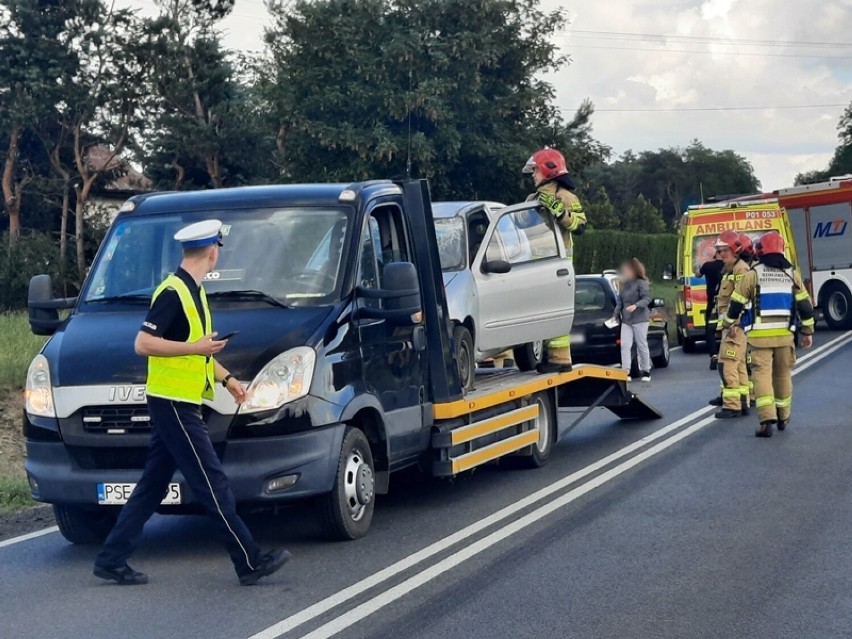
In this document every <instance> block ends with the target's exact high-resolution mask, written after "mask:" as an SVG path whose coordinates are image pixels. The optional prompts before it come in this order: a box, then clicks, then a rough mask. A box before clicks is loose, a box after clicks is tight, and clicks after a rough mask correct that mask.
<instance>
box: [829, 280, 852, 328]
mask: <svg viewBox="0 0 852 639" xmlns="http://www.w3.org/2000/svg"><path fill="white" fill-rule="evenodd" d="M822 314H823V316H825V323H826V324H828V327H829V328H830V329H833V330H835V331H845V330H847V329H850V328H852V294H850V293H849V289H848V288H846V287H845V286H844V285H843V284H841V283H840V282H829V283H827V284H826V285H825V288H823V292H822Z"/></svg>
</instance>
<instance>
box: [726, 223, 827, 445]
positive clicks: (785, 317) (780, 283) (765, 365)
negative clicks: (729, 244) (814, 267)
mask: <svg viewBox="0 0 852 639" xmlns="http://www.w3.org/2000/svg"><path fill="white" fill-rule="evenodd" d="M759 251H760V253H759V256H760V263H759V264H757V265H756V266H755V267H754V268H752V269H751V270H750V271H749V272H748V273H746V274H745V275H744V276H743V278H742V280H740V282H739V283H738V284H737V288H736V290H735V291H734V294H733V296H732V298H731V304H730V306H729V307H728V312H727V314H726V315H725V316H724V317H723V318H722V322H723V324H725V325H727V326H730V327H731V329H730V330H731V331H734V332H737V333H741V332H743V331H745V333H746V335H747V336H748V344H749V346H750V348H751V352H752V366H753V369H754V385H755V394H756V395H757V398H756V400H757V413H758V418H759V419H760V425H759V426H758V427H757V430H756V431H755V435H756V436H757V437H772V429H773V426H775V425H776V424H777V425H778V430H785V429H786V428H787V426H788V425H789V423H790V409H791V406H792V402H793V375H792V370H793V365H794V364H795V363H796V348H795V346H794V340H793V333H794V332H795V331H796V330H797V325H798V327H801V332H802V346H803V347H804V348H810V347H811V345H812V344H813V332H814V307H813V304H812V303H811V298H810V296H809V295H808V292H807V290H805V286H804V284H803V283H802V278H801V277H800V276H799V274H798V273H797V272H796V271H795V270H794V269H793V265H792V264H791V263H790V262H789V261H788V260H787V258H786V257H784V238H782V237H781V235H780V234H779V233H778V232H777V231H770V232H769V233H766V234H764V235H763V236H762V237H761V238H760V245H759ZM740 318H742V320H741V324H742V329H740V328H739V327H737V326H736V325H735V322H736V321H737V320H739V319H740Z"/></svg>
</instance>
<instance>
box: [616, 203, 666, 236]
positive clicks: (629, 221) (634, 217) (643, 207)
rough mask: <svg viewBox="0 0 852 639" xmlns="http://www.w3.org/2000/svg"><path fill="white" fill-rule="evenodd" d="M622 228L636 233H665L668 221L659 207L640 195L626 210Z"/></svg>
mask: <svg viewBox="0 0 852 639" xmlns="http://www.w3.org/2000/svg"><path fill="white" fill-rule="evenodd" d="M621 228H622V229H624V230H625V231H631V232H634V233H664V232H665V230H666V222H665V220H664V219H663V215H662V213H660V210H659V209H658V208H657V207H655V206H654V205H653V204H651V203H650V202H649V201H648V200H646V199H645V196H644V195H638V196H637V197H636V199H635V200H634V201H633V202H631V203H630V205H629V206H628V207H627V209H626V210H625V211H624V213H623V215H622V217H621Z"/></svg>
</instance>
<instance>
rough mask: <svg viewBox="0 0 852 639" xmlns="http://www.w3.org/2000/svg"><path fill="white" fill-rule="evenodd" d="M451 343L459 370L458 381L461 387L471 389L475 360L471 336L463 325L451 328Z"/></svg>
mask: <svg viewBox="0 0 852 639" xmlns="http://www.w3.org/2000/svg"><path fill="white" fill-rule="evenodd" d="M453 343H454V344H455V359H456V365H457V366H458V370H459V381H460V382H461V385H462V388H464V389H465V390H471V389H472V388H473V376H474V374H475V373H476V362H475V361H474V355H473V337H471V336H470V331H469V330H467V328H465V327H464V326H456V327H455V328H454V329H453Z"/></svg>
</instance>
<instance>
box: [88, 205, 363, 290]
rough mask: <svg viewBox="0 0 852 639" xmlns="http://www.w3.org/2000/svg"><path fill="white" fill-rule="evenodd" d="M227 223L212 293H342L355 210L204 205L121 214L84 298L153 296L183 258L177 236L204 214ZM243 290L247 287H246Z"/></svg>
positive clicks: (208, 284)
mask: <svg viewBox="0 0 852 639" xmlns="http://www.w3.org/2000/svg"><path fill="white" fill-rule="evenodd" d="M211 218H212V219H218V220H221V221H222V222H223V227H222V236H223V239H222V242H223V244H224V246H223V247H222V248H221V249H220V252H219V261H218V263H217V264H216V268H215V270H214V271H212V272H211V273H209V274H208V275H207V277H206V278H205V281H204V288H205V290H206V291H207V294H208V296H210V297H211V298H213V299H215V298H217V297H220V298H223V299H229V300H232V301H245V300H249V301H254V302H255V303H257V302H258V300H261V301H262V300H263V299H264V297H266V301H267V302H271V303H276V302H277V303H280V304H282V305H286V306H320V305H324V304H330V303H332V302H334V301H335V299H336V298H337V293H338V288H339V282H340V280H341V266H342V264H341V255H342V252H343V251H342V249H343V246H344V241H345V236H346V230H347V227H348V226H349V212H348V210H347V209H344V208H340V209H312V208H311V209H309V208H287V209H256V210H238V211H236V210H231V211H203V212H193V213H175V214H169V215H152V216H144V215H140V216H137V217H133V216H127V217H124V218H120V219H119V220H117V221H116V222H115V224H113V226H112V228H111V229H110V232H109V234H108V235H107V237H106V239H105V240H104V245H103V246H102V248H101V250H100V252H99V254H98V258H97V260H96V262H95V264H94V266H93V267H92V273H91V275H90V277H89V278H88V282H87V284H86V287H85V289H84V291H83V300H84V301H85V302H87V303H97V302H105V301H112V300H116V299H119V300H127V301H131V300H144V299H150V296H151V294H152V293H153V292H154V289H155V288H156V287H157V286H158V285H159V283H160V282H161V281H162V280H163V279H164V278H165V277H166V276H167V275H168V274H169V273H172V272H174V270H175V269H176V268H177V266H178V264H180V261H181V248H180V244H179V243H178V242H176V241H175V240H174V239H173V237H174V234H175V233H176V232H177V231H178V230H179V229H181V228H182V227H184V226H186V225H188V224H192V223H193V222H198V221H200V220H204V219H211ZM240 293H242V294H240Z"/></svg>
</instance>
